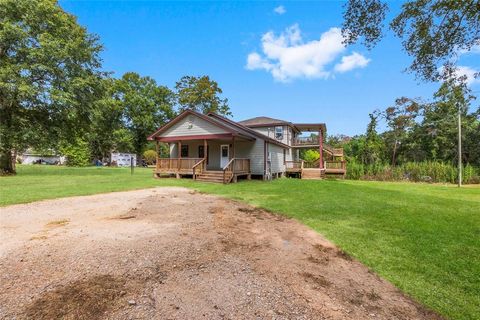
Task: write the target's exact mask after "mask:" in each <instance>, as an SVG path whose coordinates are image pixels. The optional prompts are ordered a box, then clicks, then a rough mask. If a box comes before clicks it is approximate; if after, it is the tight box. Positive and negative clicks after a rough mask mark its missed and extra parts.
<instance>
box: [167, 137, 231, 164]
mask: <svg viewBox="0 0 480 320" xmlns="http://www.w3.org/2000/svg"><path fill="white" fill-rule="evenodd" d="M207 143H208V163H207V170H220V169H221V168H220V145H222V144H228V145H230V146H231V144H232V142H231V141H217V140H208V142H207ZM183 145H188V157H187V158H199V157H200V156H199V154H198V147H199V146H203V140H192V141H182V146H183ZM179 154H180V153H179V152H178V145H177V144H176V143H170V157H171V158H178V156H179ZM231 155H232V150H231V149H230V156H231ZM237 157H238V156H237Z"/></svg>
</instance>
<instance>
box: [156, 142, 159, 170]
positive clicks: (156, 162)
mask: <svg viewBox="0 0 480 320" xmlns="http://www.w3.org/2000/svg"><path fill="white" fill-rule="evenodd" d="M158 147H159V146H158V140H156V141H155V149H156V150H157V157H156V161H155V166H156V165H157V163H158V158H159V157H158Z"/></svg>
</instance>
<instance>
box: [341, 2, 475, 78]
mask: <svg viewBox="0 0 480 320" xmlns="http://www.w3.org/2000/svg"><path fill="white" fill-rule="evenodd" d="M388 11H389V4H388V3H387V1H382V0H349V1H348V2H347V3H346V6H345V10H344V22H343V27H342V33H343V35H344V38H345V43H346V44H352V43H355V42H357V41H359V40H360V41H361V42H362V43H363V44H364V45H365V46H366V47H367V48H372V47H373V46H375V45H376V44H377V43H378V42H379V41H380V40H381V38H382V37H383V35H384V33H385V19H386V17H387V12H388ZM388 25H389V28H390V29H391V30H392V31H393V32H394V34H395V35H396V36H397V37H399V38H400V39H401V40H402V46H403V48H404V50H405V51H406V52H407V54H409V55H410V56H412V57H413V62H412V64H411V65H410V67H409V70H410V71H413V72H414V73H415V74H416V75H417V76H418V77H419V78H420V79H422V80H428V81H436V80H438V79H440V78H441V77H442V70H444V68H452V67H455V60H456V58H458V56H459V55H460V54H461V53H462V52H464V51H469V50H470V49H471V48H472V47H474V46H478V45H480V1H478V0H455V1H452V0H409V1H405V2H404V3H403V4H402V6H401V11H400V13H399V14H397V15H396V16H395V17H394V18H393V19H392V20H390V21H389V23H388Z"/></svg>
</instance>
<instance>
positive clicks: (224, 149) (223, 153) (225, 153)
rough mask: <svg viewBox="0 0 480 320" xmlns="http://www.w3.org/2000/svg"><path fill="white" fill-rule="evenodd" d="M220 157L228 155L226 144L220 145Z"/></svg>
mask: <svg viewBox="0 0 480 320" xmlns="http://www.w3.org/2000/svg"><path fill="white" fill-rule="evenodd" d="M222 157H224V158H226V157H228V146H222Z"/></svg>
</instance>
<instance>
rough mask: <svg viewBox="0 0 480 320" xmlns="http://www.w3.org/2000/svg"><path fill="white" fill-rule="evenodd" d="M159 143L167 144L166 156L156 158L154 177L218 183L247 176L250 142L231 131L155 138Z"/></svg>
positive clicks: (248, 175)
mask: <svg viewBox="0 0 480 320" xmlns="http://www.w3.org/2000/svg"><path fill="white" fill-rule="evenodd" d="M161 142H163V143H167V144H168V145H169V154H170V157H169V158H160V157H157V163H156V168H155V171H154V175H155V177H163V176H174V177H176V178H182V177H189V178H193V179H194V180H200V181H210V182H222V183H230V182H236V181H237V179H238V178H246V179H250V178H251V168H250V158H249V157H248V154H249V153H248V149H249V148H250V147H251V146H252V145H253V141H252V140H251V139H249V138H245V137H241V136H236V135H233V134H225V135H208V136H203V137H174V138H159V139H157V146H158V144H159V143H161ZM157 154H158V152H157Z"/></svg>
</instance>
